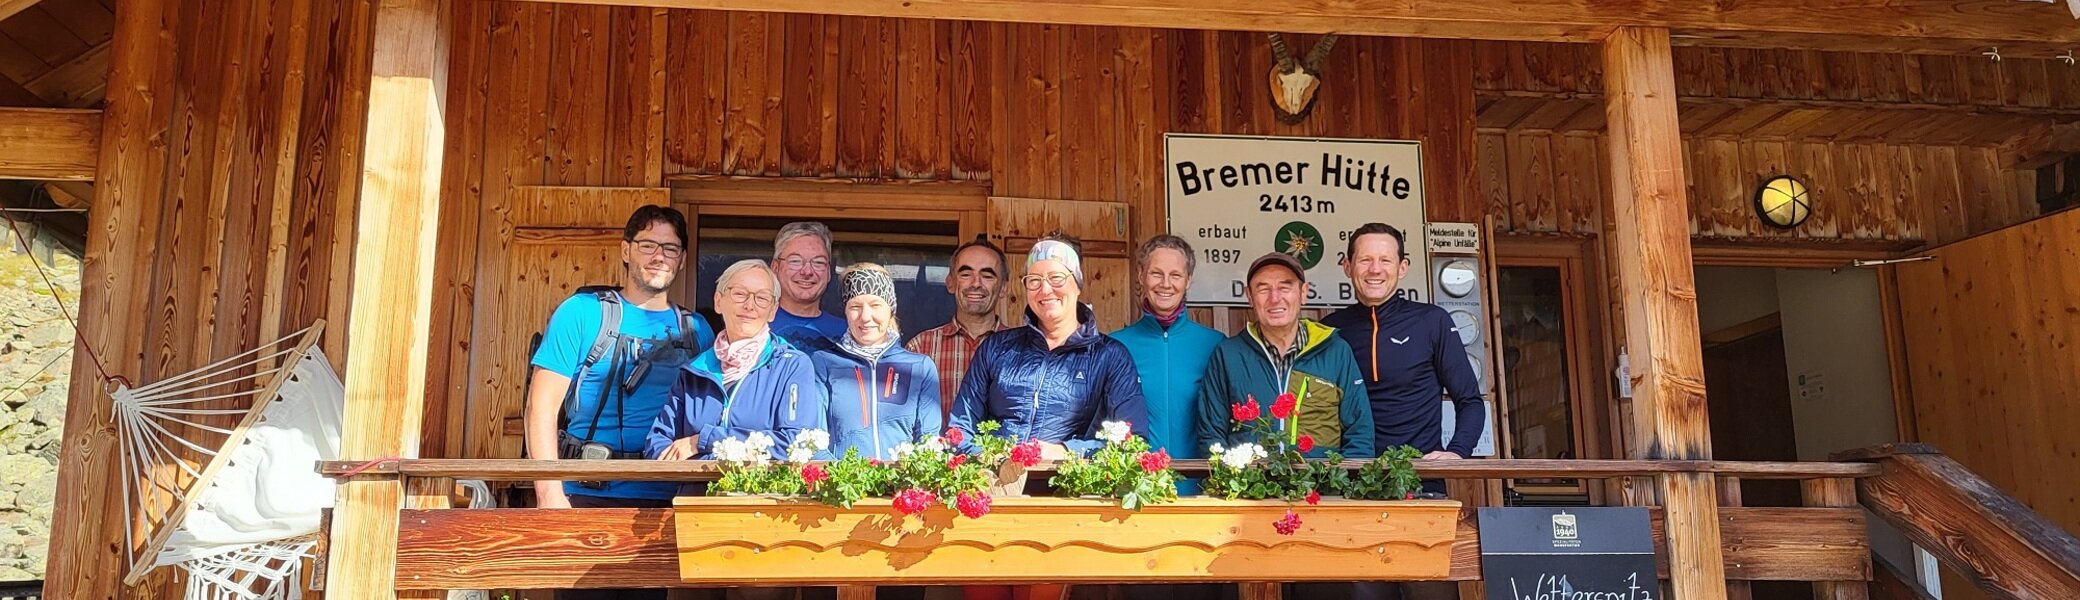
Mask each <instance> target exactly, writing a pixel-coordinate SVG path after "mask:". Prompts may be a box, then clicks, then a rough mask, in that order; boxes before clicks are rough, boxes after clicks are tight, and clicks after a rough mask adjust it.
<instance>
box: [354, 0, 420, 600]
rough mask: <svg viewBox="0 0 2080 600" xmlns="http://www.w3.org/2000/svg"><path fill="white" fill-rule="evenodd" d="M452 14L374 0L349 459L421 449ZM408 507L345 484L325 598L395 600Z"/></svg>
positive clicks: (381, 484)
mask: <svg viewBox="0 0 2080 600" xmlns="http://www.w3.org/2000/svg"><path fill="white" fill-rule="evenodd" d="M448 16H449V11H448V8H447V6H446V2H444V1H443V0H380V1H379V2H378V3H377V6H376V13H375V38H374V48H373V49H372V50H371V52H373V60H372V61H371V66H370V70H369V89H368V137H367V141H366V144H365V152H364V153H363V157H364V161H365V162H364V166H363V167H362V173H361V198H360V201H359V202H358V203H357V204H356V206H357V209H358V216H359V220H358V223H359V225H358V230H357V232H356V233H357V237H356V238H355V243H354V287H353V293H352V294H351V299H350V300H349V304H348V309H347V310H348V312H347V315H348V316H347V360H346V368H347V372H346V377H345V381H346V392H347V412H346V419H345V431H344V432H343V436H342V439H341V446H342V447H341V452H340V454H341V456H342V457H344V458H345V459H347V460H373V459H377V458H382V457H387V456H399V457H416V456H418V449H419V423H420V420H421V418H422V417H423V414H424V411H423V410H422V407H423V406H424V405H425V400H426V368H427V336H428V334H429V333H430V331H431V329H432V316H433V269H434V263H433V256H434V239H435V235H434V234H435V232H436V231H438V227H437V224H438V223H439V221H440V218H439V217H440V187H441V186H440V177H441V151H442V149H443V148H444V141H443V137H444V133H445V131H444V126H445V124H444V123H443V122H442V115H441V110H442V108H443V107H445V106H447V103H446V102H445V100H444V97H445V96H446V94H447V63H448V48H447V36H448V27H447V26H446V24H445V21H446V19H447V18H448ZM403 502H404V489H403V485H402V484H401V483H400V482H399V481H398V480H397V478H395V477H368V478H359V477H357V478H354V479H351V480H348V481H345V482H343V483H342V484H341V485H340V488H339V499H338V502H337V503H336V506H335V507H334V509H333V519H332V522H333V527H332V544H331V548H332V555H331V556H330V557H329V565H330V566H329V567H328V569H327V576H328V579H327V583H328V585H329V586H330V587H329V588H328V589H326V591H325V592H326V594H325V595H326V597H328V598H335V599H349V600H359V599H368V598H393V597H395V595H394V594H395V592H394V590H395V589H396V587H397V586H396V582H395V579H396V566H397V515H398V512H397V511H398V509H399V508H401V507H402V506H403Z"/></svg>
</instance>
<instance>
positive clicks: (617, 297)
mask: <svg viewBox="0 0 2080 600" xmlns="http://www.w3.org/2000/svg"><path fill="white" fill-rule="evenodd" d="M578 293H580V294H590V295H591V296H592V297H593V298H595V299H598V300H599V334H598V335H596V336H593V338H592V349H591V350H587V351H586V352H585V362H582V363H579V364H578V367H579V369H581V370H582V369H585V368H589V367H591V366H592V365H595V364H598V363H599V361H600V359H604V358H606V357H607V353H609V352H612V351H614V340H615V339H616V338H619V337H620V336H621V294H620V292H616V291H614V290H612V289H591V288H579V290H578Z"/></svg>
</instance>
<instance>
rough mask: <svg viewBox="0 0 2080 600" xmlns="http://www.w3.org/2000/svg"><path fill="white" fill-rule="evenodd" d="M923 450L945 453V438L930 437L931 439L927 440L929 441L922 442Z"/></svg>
mask: <svg viewBox="0 0 2080 600" xmlns="http://www.w3.org/2000/svg"><path fill="white" fill-rule="evenodd" d="M923 449H925V450H930V451H933V452H945V451H946V438H944V437H940V436H936V435H935V436H932V439H929V440H925V441H924V447H923Z"/></svg>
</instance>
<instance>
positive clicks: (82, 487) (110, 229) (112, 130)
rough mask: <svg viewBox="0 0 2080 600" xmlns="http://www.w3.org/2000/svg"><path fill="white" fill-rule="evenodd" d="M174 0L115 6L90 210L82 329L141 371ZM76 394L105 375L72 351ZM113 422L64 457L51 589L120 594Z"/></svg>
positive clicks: (86, 418) (75, 417)
mask: <svg viewBox="0 0 2080 600" xmlns="http://www.w3.org/2000/svg"><path fill="white" fill-rule="evenodd" d="M178 5H179V3H178V2H174V1H171V0H133V1H130V2H124V3H123V5H122V6H121V7H119V8H118V10H117V11H116V28H117V31H118V32H119V33H118V35H117V36H116V39H115V41H114V42H113V44H114V46H115V47H114V57H113V59H112V68H111V70H110V74H109V79H110V83H109V95H108V104H107V108H106V110H105V112H104V113H103V119H102V129H103V134H102V136H101V139H102V146H101V155H100V161H99V166H98V168H97V169H96V172H97V177H96V179H97V183H98V184H99V185H96V186H95V198H94V207H95V208H94V210H93V211H91V212H89V213H88V215H87V226H88V230H89V231H88V234H87V248H86V257H87V258H86V260H85V261H84V264H83V265H82V266H81V276H80V284H81V289H82V291H83V294H82V295H81V298H80V304H79V310H80V313H79V320H80V328H81V331H80V332H79V334H78V335H79V340H80V342H81V343H83V344H86V345H88V346H90V347H93V348H97V349H100V351H101V352H102V353H103V354H104V355H106V356H108V360H109V364H108V365H107V367H108V368H109V369H112V370H113V371H112V373H111V374H126V373H127V374H132V375H134V374H136V373H137V372H138V368H139V361H138V360H137V359H136V358H135V357H136V356H138V353H139V352H140V351H141V349H142V348H141V347H142V341H143V338H142V336H140V335H136V334H135V333H134V332H135V331H136V329H137V328H139V327H141V326H144V325H145V324H148V323H149V322H150V319H149V318H148V315H147V314H146V312H145V306H146V301H147V293H146V289H147V286H149V285H150V282H151V279H150V276H149V272H148V271H146V270H144V269H140V268H137V265H139V264H142V263H144V262H145V261H146V260H147V257H149V256H151V253H152V252H153V251H154V248H155V247H156V246H157V244H158V239H157V238H158V229H157V228H156V227H153V226H151V223H153V222H154V221H156V216H157V214H158V213H159V211H160V210H161V207H162V205H163V202H164V199H163V197H162V195H161V194H160V186H162V185H163V181H164V178H163V176H162V175H161V170H162V169H163V166H162V165H163V164H164V161H165V158H166V155H165V152H164V150H163V149H160V148H156V147H154V144H153V140H154V138H155V137H157V136H158V135H162V134H163V133H164V132H165V129H166V127H167V126H168V123H167V122H166V121H165V120H163V119H161V118H158V115H161V114H163V113H162V111H163V110H164V108H165V107H164V106H163V105H161V104H160V103H161V102H164V101H165V100H166V98H165V97H164V96H162V95H160V94H161V92H164V91H166V90H167V89H168V87H169V85H170V83H169V82H170V79H171V75H172V72H171V71H172V65H171V64H168V63H170V62H171V57H172V56H173V55H174V54H175V50H176V48H177V46H176V44H177V41H178V40H177V38H176V37H175V36H173V35H168V33H170V32H169V31H168V30H170V29H175V28H177V27H178V24H179V21H180V16H179V15H180V11H179V10H178ZM72 364H73V370H72V372H73V373H77V374H80V375H81V376H76V377H73V378H72V382H71V384H70V388H69V390H68V393H69V397H70V398H74V399H80V398H99V397H100V396H99V394H101V393H102V386H103V385H104V384H105V382H104V381H102V380H101V379H99V378H98V377H88V376H85V375H86V374H88V373H96V374H97V375H98V374H99V372H98V371H97V369H100V368H101V366H100V365H98V364H96V363H95V362H94V359H93V358H92V356H91V355H89V354H88V353H85V352H75V353H73V356H72ZM111 408H112V407H110V406H109V404H108V403H106V402H96V401H82V400H74V401H71V402H69V403H67V404H66V407H65V418H66V419H67V420H68V421H69V422H72V423H107V422H109V419H110V417H111V415H112V411H111ZM119 457H120V455H119V453H118V452H117V441H116V438H115V430H114V428H112V427H78V426H75V427H68V428H65V430H64V445H63V447H62V449H61V454H60V456H59V464H58V467H59V468H58V487H57V491H56V494H57V500H56V501H57V503H58V504H57V505H58V506H67V507H78V509H77V510H61V511H56V512H55V513H53V515H52V528H51V541H50V558H49V565H48V570H47V571H46V573H45V584H44V585H45V588H44V593H45V594H47V595H49V596H51V597H54V598H114V597H118V596H119V594H120V592H121V585H120V582H121V579H122V574H121V573H120V572H118V570H116V569H111V568H109V565H119V564H125V563H124V559H125V557H124V554H123V551H122V547H123V546H122V545H123V544H124V543H126V541H127V540H128V539H129V538H127V537H126V535H125V534H126V530H127V529H128V524H127V523H126V522H125V520H124V519H123V518H122V515H123V510H122V509H121V507H120V505H119V504H118V503H116V502H114V501H111V500H110V499H113V498H120V497H122V496H121V494H122V491H121V490H122V481H121V479H120V477H122V475H121V474H122V472H123V466H122V462H121V459H120V458H119Z"/></svg>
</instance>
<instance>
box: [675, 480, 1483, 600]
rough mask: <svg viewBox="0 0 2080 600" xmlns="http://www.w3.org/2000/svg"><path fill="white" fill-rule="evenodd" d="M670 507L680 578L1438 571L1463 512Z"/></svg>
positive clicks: (1386, 506)
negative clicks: (1290, 515) (1289, 526)
mask: <svg viewBox="0 0 2080 600" xmlns="http://www.w3.org/2000/svg"><path fill="white" fill-rule="evenodd" d="M1288 509H1291V510H1292V511H1293V512H1294V513H1296V514H1298V515H1299V517H1300V519H1301V525H1300V527H1299V529H1298V531H1295V532H1294V533H1293V534H1292V535H1280V534H1279V533H1278V532H1277V531H1275V530H1274V529H1273V527H1272V523H1273V522H1276V521H1278V520H1279V519H1280V518H1282V517H1284V516H1285V514H1286V511H1287V510H1288ZM673 511H674V513H675V514H674V521H675V523H676V524H677V528H678V531H677V534H678V536H677V539H678V549H679V574H680V577H681V578H682V579H683V580H684V581H686V582H688V583H699V584H718V585H738V584H766V585H772V584H775V583H779V582H789V583H799V584H804V585H817V584H823V585H831V584H847V583H964V582H979V581H1004V582H1016V581H1032V582H1098V581H1105V582H1134V581H1143V580H1146V581H1309V580H1314V581H1355V580H1441V579H1444V578H1445V577H1446V576H1447V574H1448V572H1449V571H1450V568H1451V554H1452V541H1453V539H1454V537H1455V535H1456V534H1457V528H1458V520H1459V503H1458V502H1454V501H1449V500H1409V501H1396V502H1378V501H1355V500H1341V499H1334V498H1330V499H1324V500H1323V501H1322V502H1321V504H1319V505H1315V506H1309V505H1307V504H1304V503H1291V504H1289V503H1286V502H1280V501H1257V500H1218V499H1202V498H1186V499H1181V500H1179V501H1177V502H1174V503H1168V504H1160V505H1156V506H1150V507H1146V508H1144V509H1142V510H1141V511H1140V512H1130V511H1127V510H1123V509H1121V508H1119V506H1118V504H1117V503H1115V502H1114V501H1111V500H1099V499H1071V498H998V499H997V500H996V501H995V504H994V507H993V509H992V510H991V511H990V513H989V514H988V515H985V516H983V517H982V518H980V519H969V518H966V517H962V516H960V515H959V514H958V513H955V512H953V511H952V510H949V509H945V508H934V509H932V510H929V511H926V512H925V513H924V514H921V515H911V516H908V517H898V516H896V515H895V514H894V511H893V510H891V509H890V507H889V502H888V501H887V500H866V501H863V502H861V503H859V504H858V505H855V506H854V507H853V508H852V509H850V510H845V509H839V508H836V507H831V506H826V505H823V504H820V503H816V502H811V501H807V500H794V499H785V498H772V497H753V496H725V497H682V498H679V499H677V500H675V501H674V502H673Z"/></svg>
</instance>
